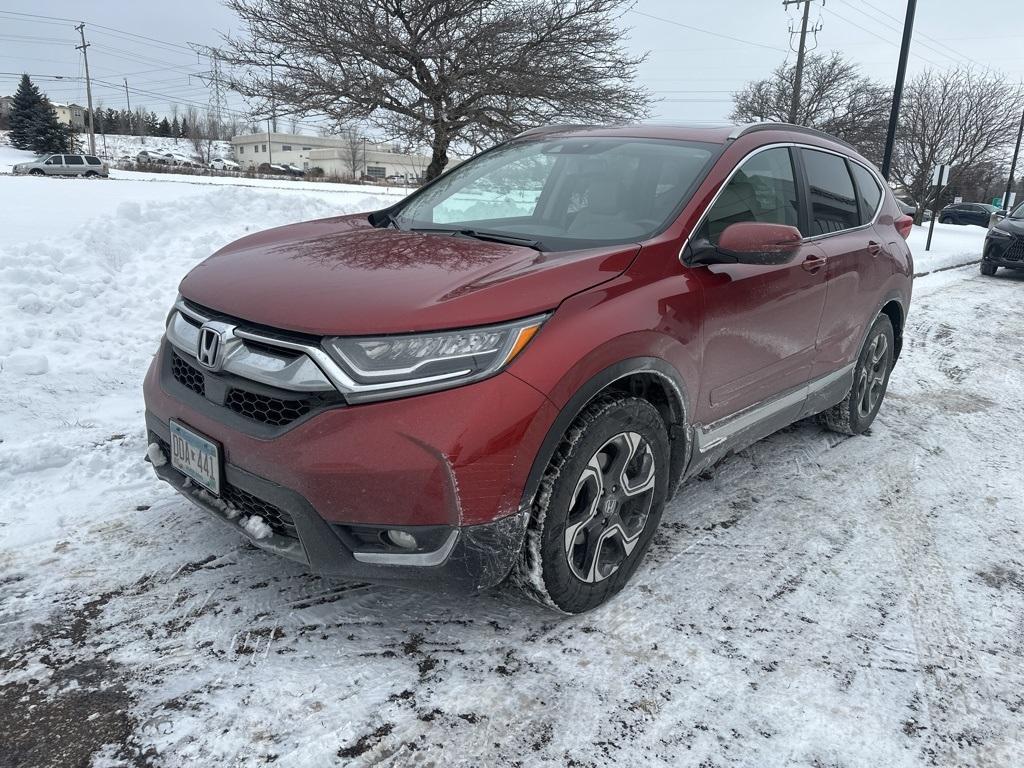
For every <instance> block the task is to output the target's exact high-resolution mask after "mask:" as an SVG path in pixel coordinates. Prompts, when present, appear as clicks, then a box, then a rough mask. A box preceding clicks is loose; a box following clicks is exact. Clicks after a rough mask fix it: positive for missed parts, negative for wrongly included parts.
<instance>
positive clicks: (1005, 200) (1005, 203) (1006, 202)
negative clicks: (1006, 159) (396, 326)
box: [1003, 112, 1024, 211]
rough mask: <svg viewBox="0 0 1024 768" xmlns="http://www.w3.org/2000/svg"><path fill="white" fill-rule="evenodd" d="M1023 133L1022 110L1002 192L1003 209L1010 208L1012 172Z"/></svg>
mask: <svg viewBox="0 0 1024 768" xmlns="http://www.w3.org/2000/svg"><path fill="white" fill-rule="evenodd" d="M1022 135H1024V112H1022V113H1021V116H1020V127H1019V128H1018V129H1017V146H1016V147H1015V148H1014V150H1013V162H1011V163H1010V178H1008V179H1007V180H1006V192H1005V193H1004V194H1003V210H1004V211H1008V210H1009V208H1010V192H1012V191H1013V174H1015V173H1016V172H1017V157H1018V155H1020V139H1021V136H1022Z"/></svg>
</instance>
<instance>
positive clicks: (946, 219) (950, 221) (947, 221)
mask: <svg viewBox="0 0 1024 768" xmlns="http://www.w3.org/2000/svg"><path fill="white" fill-rule="evenodd" d="M956 223H957V222H955V221H953V219H952V218H951V217H949V216H943V217H942V218H941V219H939V224H956Z"/></svg>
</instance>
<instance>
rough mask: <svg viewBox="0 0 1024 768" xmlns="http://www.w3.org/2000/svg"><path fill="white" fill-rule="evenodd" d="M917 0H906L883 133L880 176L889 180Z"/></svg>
mask: <svg viewBox="0 0 1024 768" xmlns="http://www.w3.org/2000/svg"><path fill="white" fill-rule="evenodd" d="M916 10H917V0H907V18H906V19H905V20H904V21H903V44H902V45H901V46H900V63H899V64H898V65H897V67H896V86H895V88H894V89H893V92H892V109H891V110H890V112H889V130H888V131H886V134H885V153H884V154H883V156H882V178H884V179H885V180H886V181H888V180H889V172H890V170H891V169H892V150H893V146H894V145H895V144H896V126H897V125H899V122H900V103H901V102H902V101H903V80H904V79H905V78H906V76H907V59H908V58H910V39H911V37H913V34H914V12H915V11H916Z"/></svg>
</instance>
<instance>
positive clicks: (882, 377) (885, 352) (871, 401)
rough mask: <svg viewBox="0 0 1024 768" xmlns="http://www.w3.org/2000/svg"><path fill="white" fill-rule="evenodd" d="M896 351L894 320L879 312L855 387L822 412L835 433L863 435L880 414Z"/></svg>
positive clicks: (860, 361) (856, 373)
mask: <svg viewBox="0 0 1024 768" xmlns="http://www.w3.org/2000/svg"><path fill="white" fill-rule="evenodd" d="M894 350H895V345H894V336H893V332H892V321H891V320H889V318H888V316H886V315H879V316H878V319H877V320H875V322H874V324H873V325H872V326H871V330H870V331H869V332H868V338H867V340H866V341H865V342H864V348H863V349H862V350H861V353H860V357H859V358H857V364H856V366H854V369H853V386H852V387H850V392H849V393H848V394H847V395H846V397H845V398H843V401H842V402H840V403H839V404H837V405H834V406H832V407H831V408H829V409H828V410H827V411H823V412H822V413H821V414H819V416H818V418H819V420H820V421H821V423H822V424H824V425H825V426H826V427H827V428H828V429H831V430H832V431H833V432H841V433H843V434H846V435H860V434H863V433H864V432H865V431H866V430H867V428H868V427H870V426H871V422H873V421H874V420H875V416H877V415H878V409H879V408H881V407H882V400H884V399H885V391H886V389H887V388H888V386H889V374H890V373H891V372H892V366H893V359H894V358H893V354H894Z"/></svg>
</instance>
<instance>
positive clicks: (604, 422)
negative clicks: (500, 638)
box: [512, 395, 669, 614]
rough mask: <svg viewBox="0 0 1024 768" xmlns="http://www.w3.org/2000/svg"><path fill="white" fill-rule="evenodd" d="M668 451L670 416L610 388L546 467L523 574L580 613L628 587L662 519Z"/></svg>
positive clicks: (542, 593)
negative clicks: (609, 393) (668, 423)
mask: <svg viewBox="0 0 1024 768" xmlns="http://www.w3.org/2000/svg"><path fill="white" fill-rule="evenodd" d="M668 459H669V442H668V432H667V430H666V428H665V422H664V420H663V419H662V418H661V414H660V413H658V410H657V409H656V408H655V407H654V406H653V405H651V404H650V403H649V402H648V401H646V400H642V399H640V398H636V397H627V396H623V395H605V396H602V397H599V398H598V399H597V400H595V401H594V402H593V403H591V404H590V405H589V406H587V407H586V408H585V409H584V410H583V412H582V413H581V414H580V415H579V416H577V417H576V420H575V421H574V422H573V423H572V425H571V426H570V427H569V430H568V431H567V432H566V435H565V437H564V438H563V440H562V442H561V444H560V445H559V446H558V448H557V449H556V451H555V455H554V456H553V457H552V459H551V462H550V463H549V464H548V467H547V469H546V470H545V472H544V477H543V479H542V480H541V484H540V488H539V490H538V491H537V496H536V497H535V499H534V502H533V507H532V510H531V515H530V523H529V526H528V528H527V531H526V539H525V542H524V544H523V552H522V554H521V556H520V559H519V562H518V563H517V565H516V567H515V569H514V571H513V573H512V579H513V581H514V582H515V583H517V584H518V586H519V587H520V588H521V589H522V590H523V591H524V592H526V594H527V595H529V596H530V597H531V598H533V599H534V600H537V601H538V602H540V603H542V604H544V605H546V606H548V607H549V608H554V609H555V610H558V611H561V612H563V613H570V614H573V613H582V612H584V611H589V610H591V609H592V608H596V607H597V606H599V605H601V604H602V603H604V602H605V601H606V600H608V599H609V598H611V597H612V596H613V595H615V594H616V593H618V592H619V591H620V590H621V589H622V588H623V587H624V586H625V585H626V583H627V582H628V581H629V579H630V577H632V575H633V573H634V572H635V571H636V569H637V567H638V566H639V565H640V561H641V560H642V559H643V557H644V554H645V553H646V552H647V548H648V547H649V546H650V543H651V538H652V537H653V536H654V531H655V529H656V528H657V527H658V523H659V521H660V520H661V513H662V510H663V509H664V506H665V499H666V496H667V490H668V469H669V460H668Z"/></svg>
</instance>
